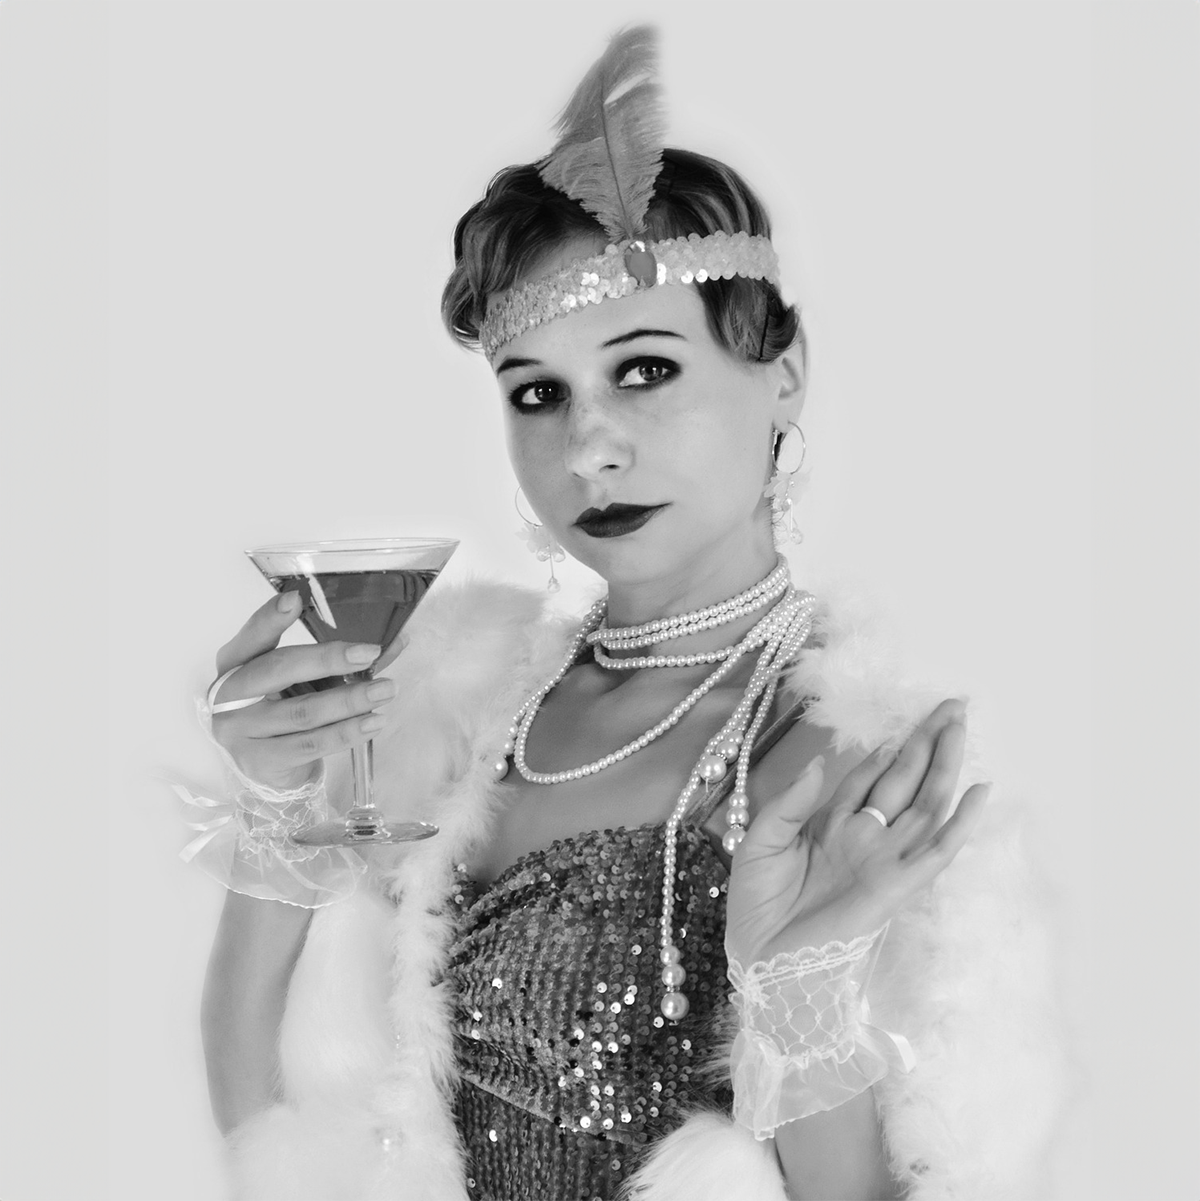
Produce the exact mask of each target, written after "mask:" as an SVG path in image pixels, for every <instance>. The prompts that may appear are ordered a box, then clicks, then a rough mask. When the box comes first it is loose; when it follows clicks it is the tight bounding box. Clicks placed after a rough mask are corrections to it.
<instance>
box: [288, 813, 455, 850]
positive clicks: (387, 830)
mask: <svg viewBox="0 0 1200 1201" xmlns="http://www.w3.org/2000/svg"><path fill="white" fill-rule="evenodd" d="M437 832H438V828H437V826H431V825H430V824H429V823H428V822H390V821H388V820H387V819H386V818H385V817H384V815H383V814H382V813H380V812H379V810H378V809H351V810H350V811H349V812H348V813H346V815H345V816H344V817H338V818H335V819H334V820H333V821H328V822H321V824H320V825H317V826H310V827H309V828H308V829H307V830H300V831H298V832H297V833H295V834H293V835H292V836H291V838H292V842H294V843H298V844H299V845H300V846H302V847H350V846H357V845H358V844H359V843H364V842H368V843H395V842H417V841H419V840H420V839H422V838H432V837H433V836H434V835H435V834H436V833H437Z"/></svg>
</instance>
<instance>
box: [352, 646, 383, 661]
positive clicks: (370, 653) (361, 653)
mask: <svg viewBox="0 0 1200 1201" xmlns="http://www.w3.org/2000/svg"><path fill="white" fill-rule="evenodd" d="M346 658H347V659H349V660H350V662H351V663H370V662H371V660H372V659H378V658H379V647H377V646H372V645H371V644H370V643H369V642H359V643H356V644H355V645H354V646H352V647H349V648H347V650H346Z"/></svg>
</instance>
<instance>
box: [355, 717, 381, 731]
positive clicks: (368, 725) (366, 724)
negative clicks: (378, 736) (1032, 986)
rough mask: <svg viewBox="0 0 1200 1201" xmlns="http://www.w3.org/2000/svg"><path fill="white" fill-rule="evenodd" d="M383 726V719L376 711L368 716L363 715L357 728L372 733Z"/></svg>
mask: <svg viewBox="0 0 1200 1201" xmlns="http://www.w3.org/2000/svg"><path fill="white" fill-rule="evenodd" d="M383 726H384V720H383V718H382V717H380V716H379V715H378V714H377V713H372V714H371V716H370V717H364V718H363V719H362V721H360V722H359V723H358V728H359V729H360V730H361V731H362V732H363V733H364V734H374V733H375V732H376V731H377V730H382V729H383Z"/></svg>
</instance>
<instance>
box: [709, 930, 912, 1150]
mask: <svg viewBox="0 0 1200 1201" xmlns="http://www.w3.org/2000/svg"><path fill="white" fill-rule="evenodd" d="M886 932H887V926H883V927H882V928H881V929H879V930H876V931H875V933H874V934H869V935H866V936H864V937H863V938H856V939H854V940H853V941H852V942H849V943H841V942H831V943H826V944H825V946H823V947H820V948H815V947H805V948H804V949H802V950H800V951H797V952H795V953H783V954H779V955H776V956H774V957H773V958H772V959H771V960H769V961H768V962H766V963H755V964H751V966H750V967H749V968H743V967H742V965H741V964H740V963H738V962H737V960H736V959H731V960H730V962H729V979H730V981H731V982H732V984H733V986H734V988H735V989H736V990H737V991H736V992H735V993H734V995H733V1003H734V1005H735V1007H736V1008H737V1010H738V1012H739V1014H740V1015H741V1030H740V1032H739V1033H738V1036H737V1040H736V1041H735V1042H734V1044H733V1055H732V1061H731V1065H730V1066H731V1072H732V1076H733V1116H734V1118H735V1120H736V1121H738V1122H739V1123H741V1125H743V1126H745V1127H747V1128H748V1129H750V1130H751V1131H752V1132H753V1133H754V1137H755V1138H757V1139H765V1138H770V1137H771V1136H772V1135H773V1134H774V1133H775V1130H776V1128H777V1127H779V1126H782V1125H783V1124H784V1123H785V1122H792V1121H795V1120H796V1119H797V1118H804V1117H808V1116H809V1114H813V1113H818V1112H820V1111H821V1110H826V1109H834V1108H835V1107H836V1106H838V1105H841V1104H842V1103H843V1102H845V1101H849V1100H850V1098H851V1097H854V1096H857V1095H858V1094H859V1093H861V1092H863V1091H864V1090H865V1089H867V1088H870V1086H871V1085H872V1084H874V1083H875V1082H876V1081H877V1080H881V1079H883V1077H884V1076H886V1075H887V1073H888V1071H889V1070H890V1069H891V1068H892V1067H893V1066H898V1067H900V1068H901V1070H903V1071H908V1070H909V1069H910V1068H911V1067H912V1066H913V1064H914V1063H915V1057H914V1056H913V1053H912V1048H911V1047H910V1046H909V1044H908V1040H907V1039H905V1038H904V1037H903V1036H901V1035H898V1034H889V1033H888V1032H887V1031H885V1030H880V1029H878V1028H877V1027H875V1026H871V1025H869V1018H870V1010H869V1008H868V1005H867V999H866V996H865V990H866V986H867V982H868V981H869V980H870V978H871V972H872V970H873V969H874V967H875V960H876V958H877V956H878V953H879V947H880V946H881V945H882V943H883V938H884V935H885V934H886Z"/></svg>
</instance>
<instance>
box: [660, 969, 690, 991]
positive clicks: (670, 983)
mask: <svg viewBox="0 0 1200 1201" xmlns="http://www.w3.org/2000/svg"><path fill="white" fill-rule="evenodd" d="M686 979H687V972H686V971H684V968H683V964H682V963H668V964H667V966H666V967H664V968H663V970H662V982H663V983H664V984H665V985H666V986H667V987H668V988H673V989H677V988H678V987H679V986H680V985H681V984H682V983H683V982H684V981H685V980H686Z"/></svg>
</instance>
